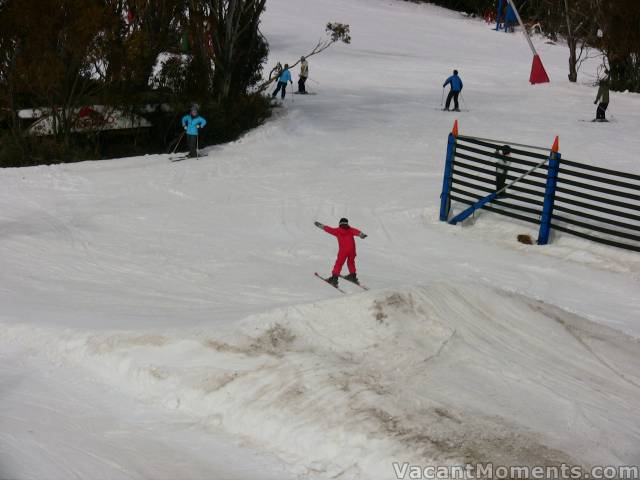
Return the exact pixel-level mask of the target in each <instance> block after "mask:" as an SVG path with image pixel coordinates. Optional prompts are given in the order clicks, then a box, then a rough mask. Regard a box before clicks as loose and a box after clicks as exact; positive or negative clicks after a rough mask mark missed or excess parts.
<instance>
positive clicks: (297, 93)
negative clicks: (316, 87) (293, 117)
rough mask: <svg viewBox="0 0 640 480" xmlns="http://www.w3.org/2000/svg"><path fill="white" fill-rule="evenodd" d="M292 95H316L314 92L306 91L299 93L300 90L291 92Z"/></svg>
mask: <svg viewBox="0 0 640 480" xmlns="http://www.w3.org/2000/svg"><path fill="white" fill-rule="evenodd" d="M293 94H294V95H317V93H316V92H307V93H301V92H293Z"/></svg>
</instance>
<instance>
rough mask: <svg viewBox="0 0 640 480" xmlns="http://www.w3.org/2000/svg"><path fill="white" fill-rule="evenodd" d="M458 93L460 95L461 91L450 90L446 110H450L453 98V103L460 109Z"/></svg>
mask: <svg viewBox="0 0 640 480" xmlns="http://www.w3.org/2000/svg"><path fill="white" fill-rule="evenodd" d="M458 95H460V91H457V92H456V91H454V90H449V95H447V103H446V104H445V106H444V108H445V110H449V105H451V99H452V98H453V104H454V105H455V109H456V110H459V109H460V107H459V106H458Z"/></svg>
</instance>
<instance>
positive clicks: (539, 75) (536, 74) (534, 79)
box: [529, 54, 549, 84]
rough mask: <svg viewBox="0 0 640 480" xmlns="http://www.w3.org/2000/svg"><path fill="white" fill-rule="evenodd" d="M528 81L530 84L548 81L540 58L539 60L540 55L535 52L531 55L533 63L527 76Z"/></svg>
mask: <svg viewBox="0 0 640 480" xmlns="http://www.w3.org/2000/svg"><path fill="white" fill-rule="evenodd" d="M529 82H531V83H532V84H536V83H548V82H549V76H548V75H547V72H546V70H545V69H544V65H542V60H540V56H539V55H537V54H536V55H534V56H533V63H532V64H531V75H530V76H529Z"/></svg>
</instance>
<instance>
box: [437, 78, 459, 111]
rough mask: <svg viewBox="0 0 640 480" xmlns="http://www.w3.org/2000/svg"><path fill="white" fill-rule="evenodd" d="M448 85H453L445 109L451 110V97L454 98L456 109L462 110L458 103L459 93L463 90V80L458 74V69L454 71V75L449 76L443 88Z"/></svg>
mask: <svg viewBox="0 0 640 480" xmlns="http://www.w3.org/2000/svg"><path fill="white" fill-rule="evenodd" d="M447 85H451V90H449V95H447V103H446V104H445V106H444V109H445V110H449V105H451V99H453V104H454V110H455V111H456V112H459V111H460V107H459V105H458V95H460V92H461V91H462V80H461V79H460V77H459V76H458V70H454V71H453V75H451V76H450V77H449V78H447V81H446V82H444V84H443V85H442V88H444V87H446V86H447Z"/></svg>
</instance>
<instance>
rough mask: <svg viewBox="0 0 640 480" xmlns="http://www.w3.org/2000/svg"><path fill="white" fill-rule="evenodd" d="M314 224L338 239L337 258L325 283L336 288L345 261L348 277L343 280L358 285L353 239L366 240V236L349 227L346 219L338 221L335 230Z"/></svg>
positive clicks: (320, 224)
mask: <svg viewBox="0 0 640 480" xmlns="http://www.w3.org/2000/svg"><path fill="white" fill-rule="evenodd" d="M314 224H315V226H316V227H318V228H321V229H322V230H324V231H325V232H327V233H329V234H331V235H333V236H335V237H337V239H338V258H337V259H336V263H335V265H334V266H333V270H332V272H331V277H329V278H328V279H327V281H328V282H329V283H331V284H332V285H334V286H336V287H337V286H338V277H339V276H340V272H341V271H342V266H343V265H344V262H345V260H346V262H347V268H348V269H349V275H347V276H346V277H345V279H346V280H349V281H351V282H354V283H358V277H357V276H356V241H355V240H354V238H353V237H356V236H357V237H360V238H367V235H366V234H364V233H362V232H361V231H360V230H358V229H357V228H353V227H351V226H349V220H347V219H346V218H341V219H340V222H339V226H338V227H337V228H333V227H328V226H326V225H323V224H322V223H320V222H314Z"/></svg>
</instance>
